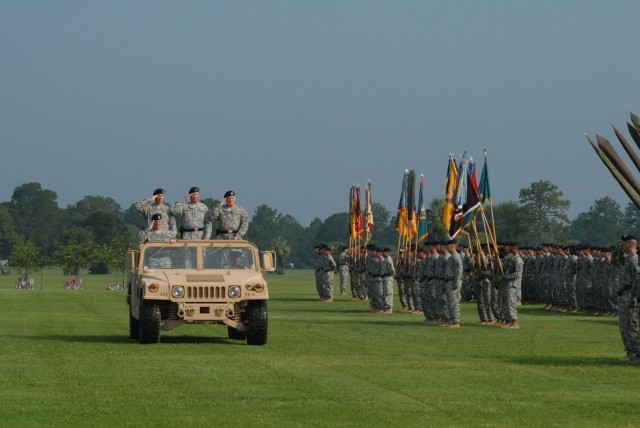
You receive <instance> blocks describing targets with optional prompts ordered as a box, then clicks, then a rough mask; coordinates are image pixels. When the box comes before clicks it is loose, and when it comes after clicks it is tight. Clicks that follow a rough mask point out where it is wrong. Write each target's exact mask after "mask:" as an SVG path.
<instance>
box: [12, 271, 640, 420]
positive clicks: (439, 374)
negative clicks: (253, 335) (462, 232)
mask: <svg viewBox="0 0 640 428" xmlns="http://www.w3.org/2000/svg"><path fill="white" fill-rule="evenodd" d="M58 272H59V271H58V270H57V269H51V270H46V271H45V272H44V275H43V276H42V278H43V281H42V286H41V281H40V278H41V276H40V274H39V273H36V274H35V276H34V278H35V280H36V284H35V289H34V290H15V289H14V285H13V281H14V280H15V275H11V276H7V275H5V276H2V277H0V313H1V314H2V318H1V319H2V323H1V326H0V397H2V398H1V400H2V403H1V405H0V425H2V426H12V427H14V426H160V427H165V426H166V427H185V426H192V425H193V426H222V425H230V426H234V425H240V426H278V427H289V426H301V427H307V426H362V427H370V426H398V427H408V426H416V427H417V426H443V427H452V426H580V427H583V426H597V427H601V426H629V427H631V426H634V427H635V426H639V425H640V400H639V399H640V366H636V365H629V364H624V363H620V362H618V359H619V358H621V357H622V356H623V352H622V346H621V341H620V337H619V332H618V326H617V319H616V318H599V317H591V316H581V315H573V314H560V313H549V312H546V311H544V310H542V309H541V307H540V306H524V307H521V308H520V323H521V329H520V330H505V329H500V328H495V327H485V326H480V325H478V324H477V316H476V313H475V306H474V304H472V303H463V304H462V323H463V327H462V329H460V330H451V329H445V328H440V327H434V326H429V325H425V324H423V323H422V322H421V320H422V319H421V317H419V316H417V315H413V314H401V313H395V314H393V315H382V314H372V313H369V312H368V311H367V309H368V308H367V306H366V304H365V303H360V302H351V301H350V299H349V298H347V297H345V296H339V297H337V298H336V301H335V302H334V303H320V302H317V301H315V299H316V296H315V286H314V283H313V273H312V272H310V271H295V272H287V274H286V275H284V276H276V275H269V276H268V277H267V278H268V280H269V281H270V290H271V301H270V303H269V316H270V325H269V329H270V331H269V341H268V344H267V345H266V346H264V347H249V346H247V345H246V344H245V343H244V342H239V341H232V340H229V339H227V338H226V328H225V327H223V326H182V327H180V328H177V329H175V330H172V331H170V332H163V334H162V339H161V340H162V343H161V344H159V345H146V346H142V345H139V344H138V343H136V342H134V341H132V340H130V339H129V338H128V318H127V306H126V303H125V292H124V291H106V290H105V287H106V286H107V284H108V283H109V282H110V281H112V280H113V278H112V277H109V276H85V277H84V281H85V290H83V291H68V290H64V289H63V287H62V283H63V282H64V277H63V276H61V275H59V274H58Z"/></svg>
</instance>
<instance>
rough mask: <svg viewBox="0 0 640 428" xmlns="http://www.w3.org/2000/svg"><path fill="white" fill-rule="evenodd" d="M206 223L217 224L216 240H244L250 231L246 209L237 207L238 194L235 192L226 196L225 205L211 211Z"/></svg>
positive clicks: (230, 191) (227, 193)
mask: <svg viewBox="0 0 640 428" xmlns="http://www.w3.org/2000/svg"><path fill="white" fill-rule="evenodd" d="M206 221H208V222H209V224H212V223H213V222H216V224H217V228H216V239H243V238H242V237H243V236H244V235H245V234H246V233H247V230H249V217H248V216H247V212H246V211H245V210H244V208H242V207H241V206H240V205H236V193H235V192H234V191H233V190H229V191H228V192H226V193H225V194H224V203H223V204H221V205H219V206H217V207H215V208H213V209H211V210H209V212H208V213H207V216H206ZM206 236H207V238H208V237H209V235H206Z"/></svg>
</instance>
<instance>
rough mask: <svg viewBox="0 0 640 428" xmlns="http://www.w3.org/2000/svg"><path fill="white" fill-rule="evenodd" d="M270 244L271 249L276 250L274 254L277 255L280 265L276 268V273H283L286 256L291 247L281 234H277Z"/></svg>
mask: <svg viewBox="0 0 640 428" xmlns="http://www.w3.org/2000/svg"><path fill="white" fill-rule="evenodd" d="M271 246H272V248H273V250H274V251H275V252H276V256H277V257H278V261H279V265H280V267H279V268H278V269H277V273H281V274H284V272H285V266H286V260H287V256H289V254H290V253H291V247H289V243H288V242H287V240H286V239H284V238H282V237H281V236H277V237H275V238H273V240H272V241H271Z"/></svg>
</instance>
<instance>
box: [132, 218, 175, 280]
mask: <svg viewBox="0 0 640 428" xmlns="http://www.w3.org/2000/svg"><path fill="white" fill-rule="evenodd" d="M162 223H163V221H162V214H159V213H156V214H153V215H152V216H151V226H149V227H148V228H146V229H143V230H141V231H140V232H138V242H139V243H141V244H144V243H145V242H169V243H174V242H176V238H175V235H174V234H173V232H171V231H170V230H165V229H164V228H163V225H162ZM146 263H147V266H148V267H150V268H152V269H170V268H171V258H170V257H164V256H163V257H149V258H148V259H146Z"/></svg>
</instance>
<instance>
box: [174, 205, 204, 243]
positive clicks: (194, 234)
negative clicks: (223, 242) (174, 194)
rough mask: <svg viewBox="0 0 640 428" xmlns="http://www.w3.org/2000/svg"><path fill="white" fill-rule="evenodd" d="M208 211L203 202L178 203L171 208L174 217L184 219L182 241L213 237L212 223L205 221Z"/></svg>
mask: <svg viewBox="0 0 640 428" xmlns="http://www.w3.org/2000/svg"><path fill="white" fill-rule="evenodd" d="M208 211H209V209H208V208H207V206H206V205H205V204H203V203H202V202H197V203H195V204H193V203H191V201H189V202H187V203H185V202H176V203H175V204H173V206H171V212H172V213H173V215H174V216H176V217H180V218H181V219H182V227H181V228H180V232H181V233H182V239H203V238H205V237H207V238H208V237H209V236H211V222H210V221H208V220H206V219H205V217H206V215H207V212H208Z"/></svg>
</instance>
